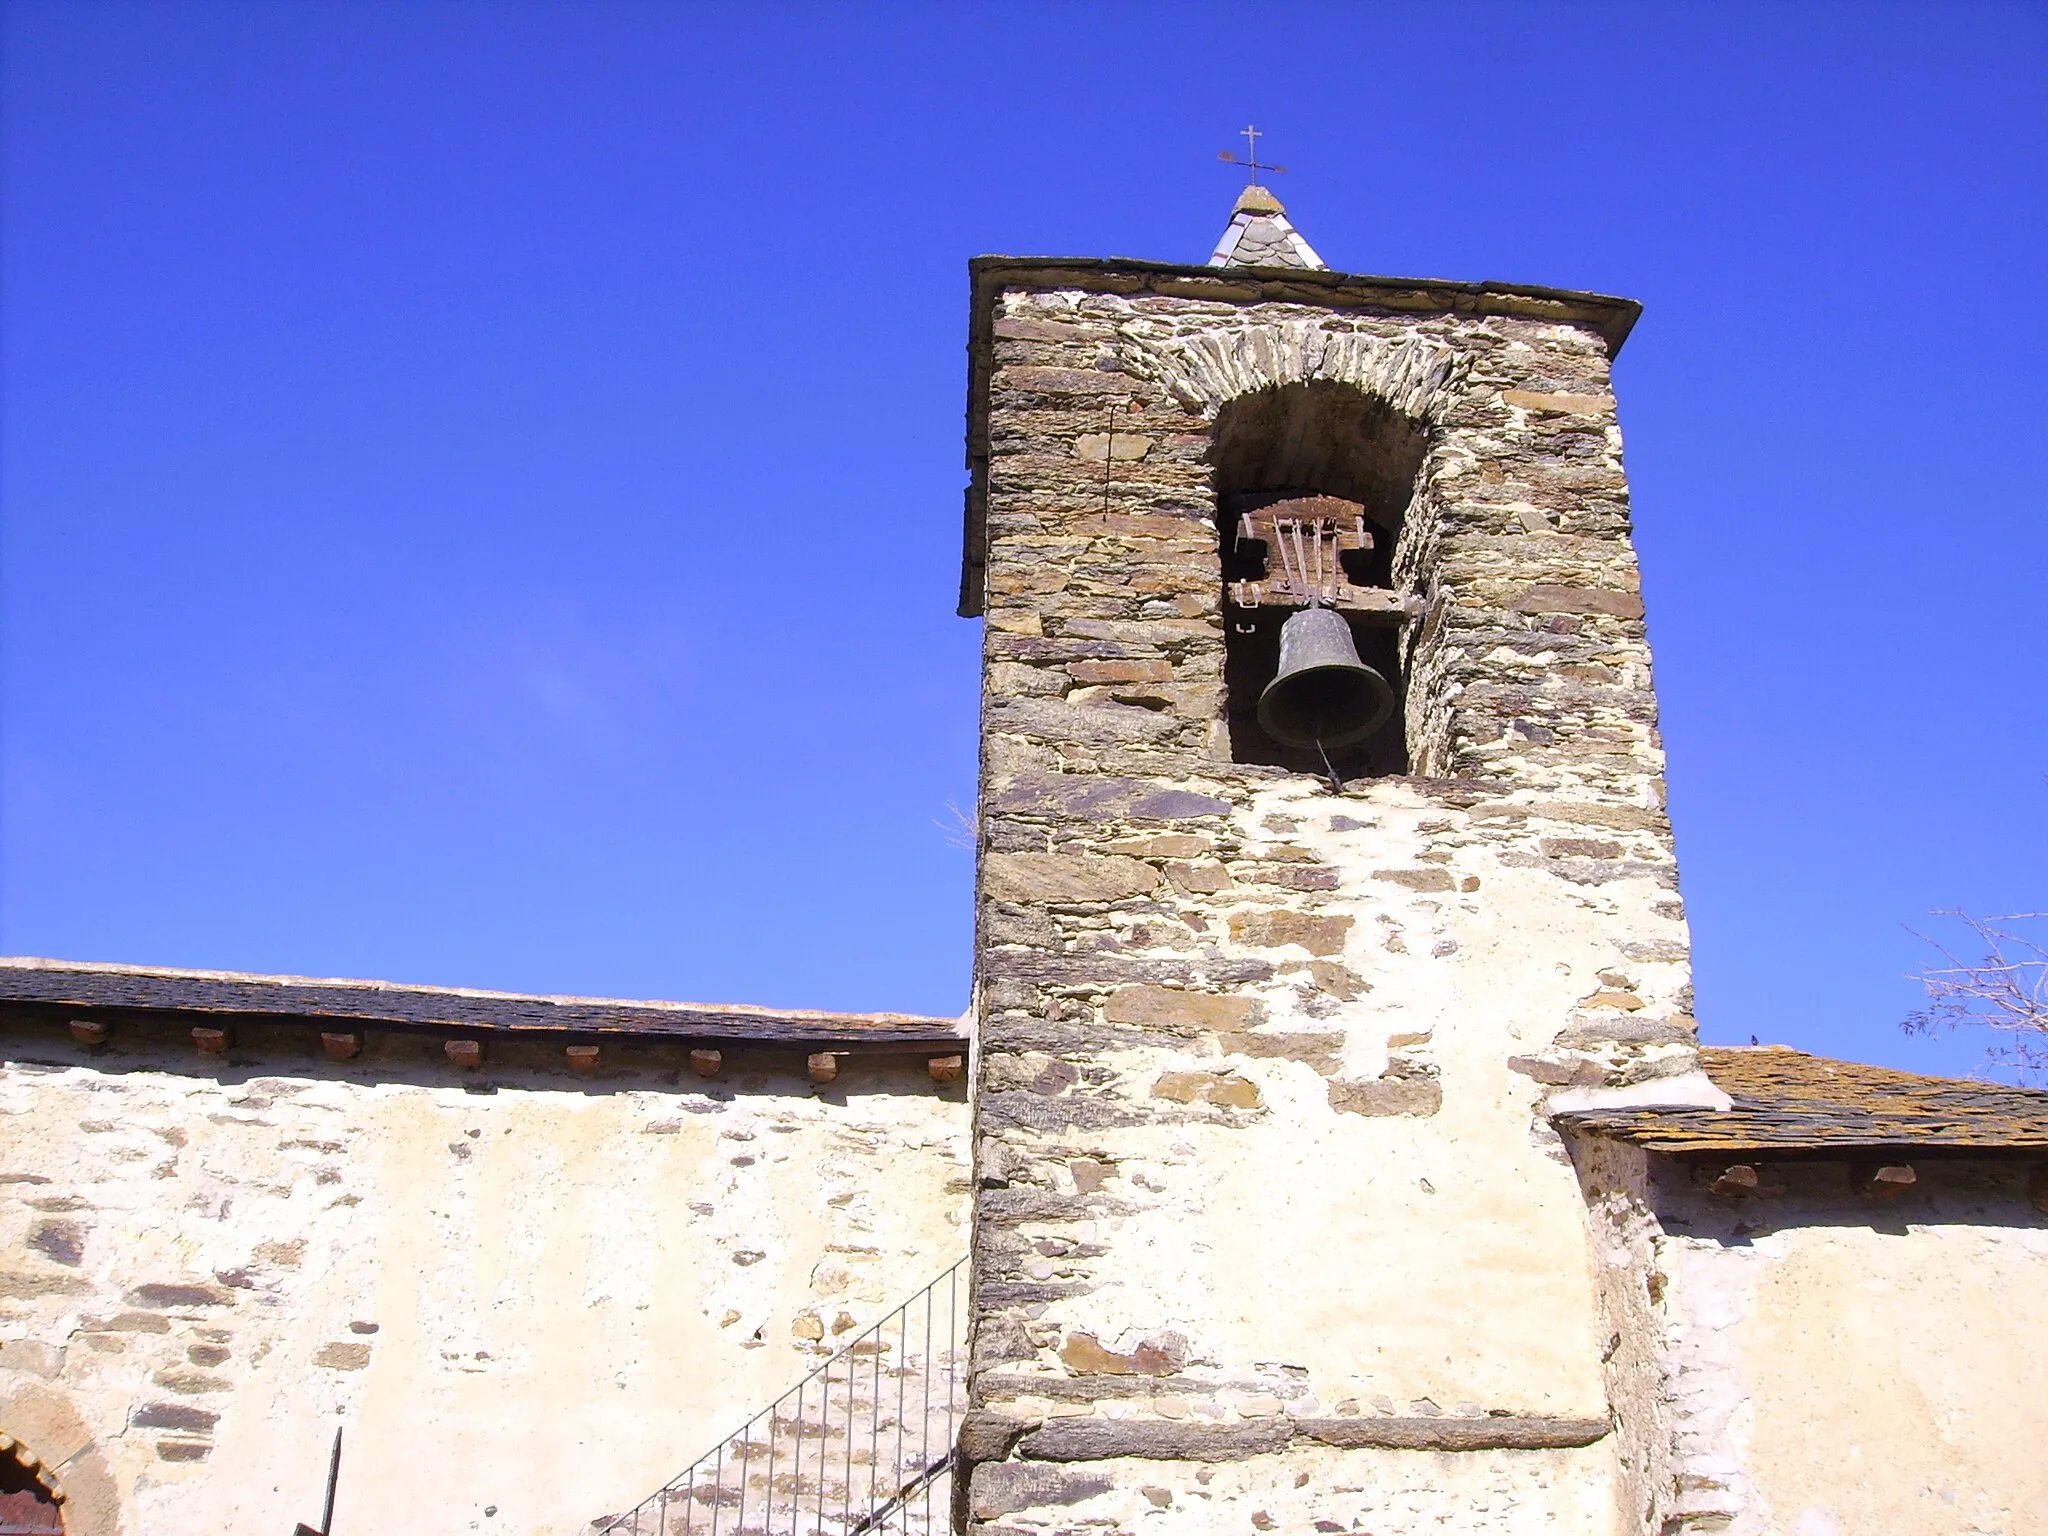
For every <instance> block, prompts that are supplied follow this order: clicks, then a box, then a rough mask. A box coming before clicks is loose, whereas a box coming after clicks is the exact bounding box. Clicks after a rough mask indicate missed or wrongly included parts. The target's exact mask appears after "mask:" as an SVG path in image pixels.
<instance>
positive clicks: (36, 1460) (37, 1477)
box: [0, 1433, 66, 1536]
mask: <svg viewBox="0 0 2048 1536" xmlns="http://www.w3.org/2000/svg"><path fill="white" fill-rule="evenodd" d="M65 1501H66V1494H65V1491H64V1483H63V1480H62V1479H61V1478H59V1477H58V1476H57V1474H56V1473H55V1472H53V1471H52V1470H51V1469H50V1468H48V1467H46V1466H44V1465H43V1460H42V1458H41V1457H40V1456H38V1455H37V1454H36V1453H35V1452H34V1451H32V1450H30V1449H29V1448H28V1447H27V1446H25V1445H23V1444H22V1443H21V1442H20V1441H19V1440H17V1439H15V1438H14V1436H12V1435H9V1434H4V1433H0V1536H65V1533H64V1504H65Z"/></svg>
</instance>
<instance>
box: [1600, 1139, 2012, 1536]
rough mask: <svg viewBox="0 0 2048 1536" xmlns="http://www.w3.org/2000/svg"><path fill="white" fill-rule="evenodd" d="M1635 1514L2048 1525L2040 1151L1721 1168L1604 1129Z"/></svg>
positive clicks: (1603, 1237) (1690, 1533) (1750, 1535)
mask: <svg viewBox="0 0 2048 1536" xmlns="http://www.w3.org/2000/svg"><path fill="white" fill-rule="evenodd" d="M1575 1151H1576V1153H1577V1156H1578V1161H1579V1164H1580V1169H1581V1177H1582V1179H1583V1181H1584V1186H1585V1191H1586V1197H1587V1201H1588V1204H1589V1206H1590V1208H1591V1210H1592V1212H1593V1215H1594V1222H1595V1231H1596V1233H1597V1234H1598V1239H1599V1254H1600V1265H1599V1267H1600V1274H1601V1292H1602V1305H1603V1313H1604V1318H1605V1321H1604V1323H1603V1327H1605V1328H1607V1329H1608V1330H1610V1331H1611V1340H1612V1344H1611V1347H1610V1349H1609V1351H1608V1354H1609V1356H1610V1359H1609V1365H1608V1370H1609V1373H1610V1389H1611V1391H1612V1393H1613V1396H1614V1399H1615V1402H1616V1405H1617V1407H1618V1408H1620V1409H1621V1410H1622V1411H1621V1414H1620V1418H1621V1422H1622V1425H1623V1435H1624V1439H1625V1441H1626V1444H1625V1446H1624V1449H1623V1455H1622V1461H1623V1485H1624V1490H1625V1491H1624V1499H1625V1508H1626V1509H1627V1510H1628V1511H1629V1512H1630V1513H1631V1514H1632V1515H1633V1516H1634V1517H1635V1518H1636V1520H1637V1521H1638V1522H1639V1523H1638V1524H1637V1525H1635V1526H1634V1527H1632V1528H1633V1529H1640V1530H1645V1531H1655V1532H1658V1533H1660V1536H1662V1533H1668V1536H1704V1533H1708V1532H1715V1533H1724V1536H1766V1533H1776V1532H1785V1533H1789V1536H1856V1533H1861V1532H1870V1533H1884V1536H1948V1533H1951V1532H1958V1531H1970V1532H1987V1533H1988V1532H1997V1533H2000V1536H2041V1533H2042V1532H2048V1462H2044V1460H2043V1458H2042V1456H2041V1454H2040V1447H2041V1446H2042V1445H2044V1444H2048V1214H2044V1213H2043V1212H2042V1211H2041V1210H2040V1209H2039V1208H2038V1207H2037V1206H2035V1205H2034V1204H2032V1203H2030V1200H2029V1195H2028V1188H2027V1186H2028V1179H2029V1175H2030V1173H2032V1171H2033V1170H2032V1168H2031V1167H2030V1166H2029V1164H2028V1163H2027V1162H2025V1161H2014V1160H2008V1161H1997V1160H1989V1159H1969V1158H1924V1157H1923V1158H1919V1159H1916V1160H1915V1162H1914V1167H1915V1170H1916V1172H1917V1174H1918V1179H1917V1181H1916V1182H1915V1183H1914V1184H1913V1186H1912V1187H1911V1188H1910V1189H1909V1190H1907V1191H1906V1192H1905V1193H1904V1194H1902V1195H1899V1196H1898V1197H1896V1198H1895V1199H1890V1200H1886V1201H1883V1202H1879V1203H1873V1202H1872V1201H1871V1200H1869V1199H1867V1198H1864V1197H1863V1196H1861V1195H1859V1194H1858V1193H1856V1192H1855V1190H1854V1188H1853V1187H1852V1182H1851V1166H1850V1165H1849V1164H1847V1163H1844V1162H1840V1161H1829V1160H1822V1161H1799V1162H1776V1163H1773V1162H1762V1163H1759V1164H1755V1165H1753V1166H1754V1167H1755V1168H1756V1170H1757V1171H1758V1173H1759V1174H1760V1178H1759V1180H1758V1183H1757V1185H1756V1186H1755V1187H1754V1188H1742V1189H1730V1190H1727V1191H1725V1192H1716V1190H1715V1187H1714V1182H1715V1176H1716V1175H1717V1174H1719V1173H1720V1172H1721V1165H1720V1164H1718V1163H1716V1164H1711V1165H1708V1164H1688V1163H1684V1162H1679V1161H1676V1160H1674V1159H1669V1158H1661V1157H1657V1156H1655V1155H1653V1154H1649V1153H1645V1152H1643V1151H1642V1150H1640V1149H1638V1148H1635V1147H1629V1146H1624V1145H1619V1144H1617V1143H1614V1142H1610V1141H1605V1140H1602V1139H1600V1138H1595V1137H1588V1138H1585V1139H1584V1140H1582V1141H1581V1142H1579V1144H1578V1145H1577V1147H1576V1148H1575Z"/></svg>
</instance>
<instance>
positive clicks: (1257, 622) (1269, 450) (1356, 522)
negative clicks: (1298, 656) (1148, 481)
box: [1208, 380, 1428, 778]
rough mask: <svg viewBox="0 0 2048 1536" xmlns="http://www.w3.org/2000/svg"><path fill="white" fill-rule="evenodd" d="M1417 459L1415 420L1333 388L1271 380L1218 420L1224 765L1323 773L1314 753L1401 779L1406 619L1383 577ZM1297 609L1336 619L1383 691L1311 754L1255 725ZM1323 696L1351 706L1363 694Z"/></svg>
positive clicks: (1214, 473)
mask: <svg viewBox="0 0 2048 1536" xmlns="http://www.w3.org/2000/svg"><path fill="white" fill-rule="evenodd" d="M1427 451H1428V434H1427V432H1426V431H1425V429H1424V428H1423V427H1422V426H1421V425H1419V424H1418V423H1416V422H1414V421H1412V420H1410V419H1409V418H1408V417H1406V416H1403V415H1401V414H1400V413H1399V412H1398V411H1395V410H1393V409H1392V408H1391V407H1389V406H1387V405H1386V404H1385V403H1384V402H1382V401H1380V400H1377V399H1375V398H1373V397H1372V396H1370V395H1367V394H1365V393H1364V392H1363V391H1360V390H1357V389H1354V388H1352V387H1351V386H1349V385H1346V384H1337V383H1331V382H1327V381H1323V380H1315V381H1311V382H1308V383H1301V384H1284V385H1278V386H1275V387H1272V388H1268V389H1261V390H1256V391H1254V392H1252V393H1250V394H1246V395H1240V396H1238V397H1237V398H1236V399H1234V400H1231V401H1228V402H1226V403H1225V404H1224V405H1223V407H1222V408H1221V409H1220V410H1219V411H1218V412H1217V415H1216V424H1215V428H1214V431H1213V434H1212V436H1211V440H1210V448H1209V456H1208V457H1209V463H1210V465H1211V484H1212V485H1213V486H1214V488H1215V493H1216V533H1217V539H1218V549H1219V552H1220V555H1221V560H1222V570H1223V592H1222V609H1223V621H1224V666H1223V670H1224V689H1225V695H1226V706H1225V707H1226V716H1227V724H1228V727H1229V734H1230V755H1231V759H1232V761H1234V762H1240V763H1264V764H1269V765H1271V766H1275V767H1281V768H1288V769H1292V770H1294V771H1296V772H1301V773H1322V772H1324V771H1325V765H1324V762H1323V758H1324V756H1325V752H1326V751H1327V755H1328V757H1329V758H1330V760H1331V764H1332V765H1333V766H1334V767H1335V768H1336V770H1337V771H1338V772H1339V774H1340V775H1341V776H1342V777H1344V778H1365V777H1374V776H1380V775H1385V774H1399V773H1406V772H1407V771H1408V747H1407V735H1408V732H1407V720H1406V710H1405V708H1404V702H1405V700H1404V695H1405V693H1406V687H1405V684H1404V680H1403V678H1402V645H1401V634H1402V628H1401V627H1402V624H1403V622H1404V621H1405V619H1406V616H1407V615H1406V610H1405V608H1404V606H1403V604H1402V598H1403V597H1404V596H1405V594H1403V593H1400V592H1398V591H1396V590H1395V577H1394V572H1395V569H1396V563H1395V562H1396V555H1397V551H1398V547H1399V544H1400V541H1401V536H1402V532H1403V528H1404V526H1405V523H1406V518H1407V513H1408V508H1409V503H1410V502H1411V501H1412V500H1413V498H1414V493H1415V485H1416V481H1417V478H1418V476H1419V475H1420V473H1421V470H1422V464H1423V458H1424V455H1425V454H1426V453H1427ZM1310 606H1321V607H1326V608H1328V609H1329V610H1330V611H1332V612H1334V613H1336V614H1338V615H1340V616H1341V617H1342V619H1343V621H1344V624H1345V626H1346V627H1347V628H1348V629H1349V631H1350V636H1351V640H1352V643H1353V645H1354V646H1355V647H1356V650H1357V654H1358V660H1359V661H1360V663H1362V664H1363V665H1364V666H1365V667H1367V668H1369V669H1371V671H1372V672H1374V673H1377V674H1378V676H1379V677H1381V678H1383V679H1384V680H1385V682H1386V684H1387V686H1388V688H1389V689H1390V690H1391V692H1392V696H1393V707H1392V709H1391V711H1390V712H1389V713H1388V714H1387V716H1386V718H1385V720H1384V721H1383V722H1382V723H1381V724H1380V725H1379V726H1378V727H1376V728H1375V729H1373V730H1371V731H1370V732H1369V733H1367V734H1365V735H1364V736H1363V737H1362V738H1359V739H1350V740H1344V741H1342V742H1341V743H1340V744H1337V745H1329V744H1325V747H1324V748H1318V747H1317V746H1314V745H1307V746H1304V745H1301V744H1300V740H1299V737H1300V735H1301V733H1300V732H1299V731H1296V732H1292V733H1288V732H1285V731H1284V730H1283V734H1292V735H1294V736H1295V737H1296V738H1297V739H1296V740H1294V741H1289V740H1283V739H1277V738H1276V735H1275V734H1274V732H1273V731H1272V730H1269V729H1268V725H1269V724H1271V723H1272V722H1273V721H1274V720H1275V718H1276V712H1275V710H1274V709H1273V708H1272V705H1273V702H1274V701H1273V699H1272V698H1271V697H1270V695H1268V689H1269V686H1270V685H1271V684H1272V683H1273V681H1274V678H1275V676H1276V675H1277V674H1278V673H1279V671H1280V669H1281V665H1282V631H1283V629H1284V627H1285V625H1286V623H1287V620H1288V619H1289V618H1291V617H1293V616H1294V615H1295V614H1297V613H1300V612H1302V611H1303V610H1304V609H1306V608H1308V607H1310ZM1297 628H1298V626H1297ZM1332 691H1333V692H1334V693H1337V694H1350V695H1353V696H1355V697H1357V698H1359V699H1360V700H1363V699H1365V698H1367V697H1368V696H1369V695H1371V694H1372V692H1373V690H1371V689H1370V688H1345V689H1334V690H1332ZM1262 695H1267V704H1268V708H1267V711H1266V717H1267V718H1266V721H1265V722H1262V721H1261V718H1260V707H1259V706H1260V700H1261V697H1262ZM1283 713H1284V712H1283ZM1333 734H1335V735H1337V736H1344V735H1346V734H1347V733H1345V732H1342V731H1335V732H1334V733H1333Z"/></svg>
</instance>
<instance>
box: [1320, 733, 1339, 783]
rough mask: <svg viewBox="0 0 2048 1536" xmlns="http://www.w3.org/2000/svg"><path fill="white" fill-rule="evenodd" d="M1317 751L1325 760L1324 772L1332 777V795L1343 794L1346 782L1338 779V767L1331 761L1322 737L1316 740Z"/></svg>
mask: <svg viewBox="0 0 2048 1536" xmlns="http://www.w3.org/2000/svg"><path fill="white" fill-rule="evenodd" d="M1316 751H1317V753H1318V754H1320V755H1321V757H1322V759H1323V771H1324V772H1325V773H1327V774H1329V776H1330V793H1331V794H1333V795H1341V794H1343V793H1344V781H1343V780H1342V779H1340V778H1338V777H1337V765H1336V764H1335V763H1332V762H1331V761H1330V754H1329V752H1328V751H1327V750H1326V749H1325V748H1324V746H1323V738H1322V737H1320V736H1318V737H1317V738H1316Z"/></svg>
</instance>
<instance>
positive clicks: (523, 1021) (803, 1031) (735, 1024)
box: [0, 955, 966, 1050]
mask: <svg viewBox="0 0 2048 1536" xmlns="http://www.w3.org/2000/svg"><path fill="white" fill-rule="evenodd" d="M9 1004H12V1005H14V1006H13V1008H11V1009H10V1010H9V1011H12V1012H29V1013H35V1014H44V1015H61V1016H63V1017H66V1018H70V1017H74V1016H82V1017H86V1018H90V1019H94V1020H102V1021H112V1020H118V1019H121V1018H134V1019H138V1020H154V1021H156V1022H167V1021H170V1020H172V1019H176V1020H177V1021H179V1022H182V1023H186V1024H193V1023H199V1024H214V1023H220V1022H229V1021H236V1020H245V1021H248V1022H252V1023H258V1022H260V1023H266V1024H290V1023H304V1024H306V1025H308V1026H313V1027H318V1026H321V1025H325V1026H327V1027H328V1028H330V1029H331V1028H335V1027H337V1026H346V1027H350V1028H375V1029H388V1030H417V1031H422V1032H426V1033H443V1032H447V1031H450V1030H459V1031H461V1032H463V1033H465V1034H484V1035H492V1034H496V1035H510V1036H525V1037H536V1036H538V1037H562V1036H585V1037H588V1038H592V1039H601V1038H605V1037H617V1036H622V1035H633V1036H643V1037H657V1038H668V1039H676V1040H701V1041H704V1042H706V1043H717V1042H720V1041H729V1042H733V1043H738V1042H743V1041H747V1042H756V1043H761V1044H775V1045H804V1046H810V1047H814V1048H822V1047H825V1046H836V1045H844V1046H849V1047H861V1048H864V1049H867V1050H873V1049H875V1048H876V1047H878V1046H879V1047H889V1046H897V1045H900V1046H904V1047H912V1048H924V1047H928V1046H935V1045H945V1046H952V1047H955V1048H959V1047H961V1046H964V1045H965V1043H966V1037H965V1033H964V1031H963V1029H962V1027H961V1024H960V1021H959V1020H957V1019H933V1018H924V1017H920V1016H918V1015H914V1014H904V1013H820V1012H815V1011H812V1010H808V1009H792V1008H755V1007H749V1006H747V1005H744V1004H737V1003H725V1004H713V1003H667V1002H644V1001H634V1002H629V1001H624V1000H621V999H617V998H608V997H550V996H545V995H538V994H532V993H521V992H483V991H477V990H474V989H471V988H467V987H408V986H397V985H394V984H393V983H391V982H388V981H350V980H336V979H330V978H315V977H307V976H259V975H252V974H249V973H247V972H243V971H185V970H160V969H154V968H149V967H143V966H134V965H93V964H86V963H82V962H77V961H69V960H39V959H32V958H29V957H26V956H11V955H10V956H0V1007H4V1006H5V1005H9Z"/></svg>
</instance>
